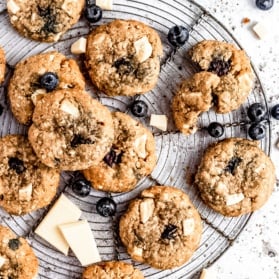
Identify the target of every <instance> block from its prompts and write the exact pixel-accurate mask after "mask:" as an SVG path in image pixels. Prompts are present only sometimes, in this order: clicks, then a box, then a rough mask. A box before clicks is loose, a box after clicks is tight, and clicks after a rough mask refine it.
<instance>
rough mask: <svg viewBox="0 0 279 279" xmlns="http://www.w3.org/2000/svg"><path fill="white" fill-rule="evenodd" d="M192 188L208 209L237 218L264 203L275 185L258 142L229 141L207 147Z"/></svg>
mask: <svg viewBox="0 0 279 279" xmlns="http://www.w3.org/2000/svg"><path fill="white" fill-rule="evenodd" d="M195 184H196V186H197V187H198V188H199V190H200V194H201V198H202V199H203V200H204V202H205V203H206V204H207V205H208V206H209V207H211V208H213V209H214V210H216V211H217V212H219V213H221V214H223V215H225V216H239V215H242V214H246V213H250V212H252V211H255V210H257V209H259V208H260V207H262V206H263V205H264V204H265V203H266V201H267V200H268V198H269V197H270V195H271V193H272V191H273V188H274V185H275V168H274V165H273V163H272V161H271V160H270V158H269V157H268V156H267V155H266V154H265V153H264V152H263V151H262V150H261V149H260V148H259V147H258V142H257V141H250V140H247V139H241V138H229V139H225V140H222V141H220V142H217V143H215V144H213V145H211V146H210V147H208V149H207V150H206V152H205V154H204V155H203V158H202V161H201V163H200V166H199V168H198V171H197V174H196V176H195Z"/></svg>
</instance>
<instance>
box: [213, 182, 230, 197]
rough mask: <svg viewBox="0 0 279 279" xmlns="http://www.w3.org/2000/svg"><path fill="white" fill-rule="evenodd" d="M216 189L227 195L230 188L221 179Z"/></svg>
mask: <svg viewBox="0 0 279 279" xmlns="http://www.w3.org/2000/svg"><path fill="white" fill-rule="evenodd" d="M215 191H216V193H217V194H219V195H227V193H228V191H229V189H228V187H227V185H226V184H225V183H223V182H221V181H219V182H218V183H217V186H216V189H215Z"/></svg>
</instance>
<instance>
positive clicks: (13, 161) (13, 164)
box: [8, 157, 26, 174]
mask: <svg viewBox="0 0 279 279" xmlns="http://www.w3.org/2000/svg"><path fill="white" fill-rule="evenodd" d="M8 164H9V167H10V168H11V169H13V170H15V171H16V173H17V174H21V173H23V172H24V171H25V170H26V168H25V166H24V163H23V161H22V160H20V159H18V158H17V157H11V158H10V159H9V161H8Z"/></svg>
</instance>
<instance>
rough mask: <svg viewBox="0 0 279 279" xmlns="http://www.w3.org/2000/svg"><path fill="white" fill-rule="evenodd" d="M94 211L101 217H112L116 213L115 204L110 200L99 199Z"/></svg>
mask: <svg viewBox="0 0 279 279" xmlns="http://www.w3.org/2000/svg"><path fill="white" fill-rule="evenodd" d="M96 209H97V212H98V213H99V214H100V215H101V216H103V217H109V216H113V215H114V214H115V212H116V203H115V202H114V200H113V199H111V198H101V199H100V200H98V202H97V204H96Z"/></svg>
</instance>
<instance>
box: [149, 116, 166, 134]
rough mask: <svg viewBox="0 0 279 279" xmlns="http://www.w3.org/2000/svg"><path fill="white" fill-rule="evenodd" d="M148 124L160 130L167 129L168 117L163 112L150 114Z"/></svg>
mask: <svg viewBox="0 0 279 279" xmlns="http://www.w3.org/2000/svg"><path fill="white" fill-rule="evenodd" d="M149 124H150V126H153V127H156V128H158V129H160V130H162V131H167V127H168V118H167V116H166V115H164V114H151V117H150V122H149Z"/></svg>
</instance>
